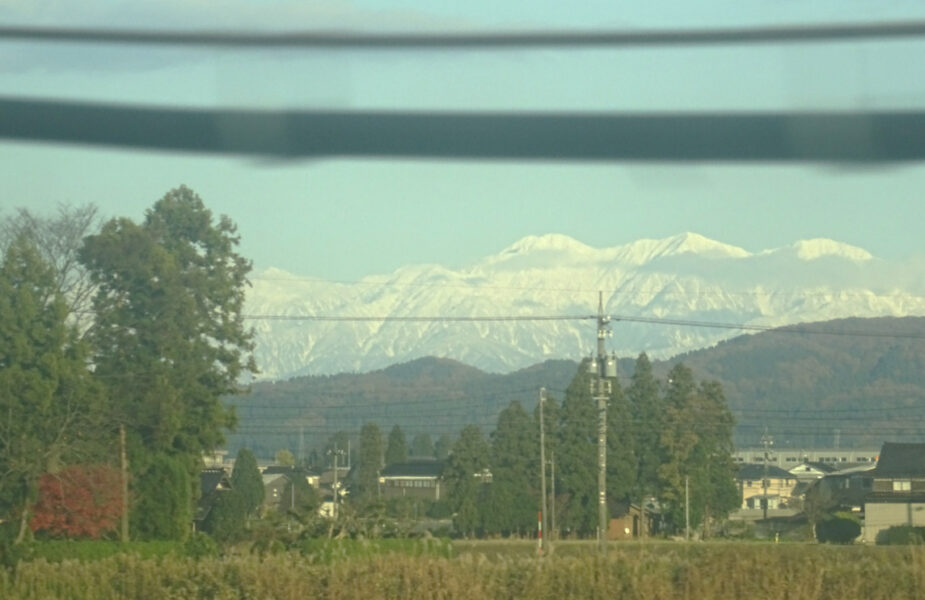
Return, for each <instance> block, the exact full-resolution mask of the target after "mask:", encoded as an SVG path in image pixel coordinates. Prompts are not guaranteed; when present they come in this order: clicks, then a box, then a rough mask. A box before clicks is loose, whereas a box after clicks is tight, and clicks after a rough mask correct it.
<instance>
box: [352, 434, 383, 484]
mask: <svg viewBox="0 0 925 600" xmlns="http://www.w3.org/2000/svg"><path fill="white" fill-rule="evenodd" d="M382 460H383V456H382V431H381V430H380V429H379V426H378V425H376V424H375V423H367V424H366V425H364V426H363V428H362V429H360V450H359V456H358V457H357V479H356V487H357V494H358V496H359V498H360V499H361V500H369V499H372V498H375V497H376V496H377V495H378V494H377V493H378V490H379V471H380V470H381V469H382Z"/></svg>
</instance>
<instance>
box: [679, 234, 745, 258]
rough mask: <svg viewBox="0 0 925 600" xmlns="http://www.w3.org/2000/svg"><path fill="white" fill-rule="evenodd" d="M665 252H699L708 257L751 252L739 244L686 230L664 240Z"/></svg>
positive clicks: (742, 254) (739, 256)
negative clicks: (731, 244)
mask: <svg viewBox="0 0 925 600" xmlns="http://www.w3.org/2000/svg"><path fill="white" fill-rule="evenodd" d="M662 243H663V244H664V246H665V252H664V254H699V255H701V256H707V257H720V256H722V257H730V258H745V257H746V256H750V254H749V252H748V251H746V250H743V249H742V248H739V247H737V246H730V245H729V244H724V243H722V242H717V241H716V240H711V239H710V238H708V237H704V236H702V235H700V234H699V233H691V232H689V231H688V232H685V233H680V234H678V235H676V236H673V237H670V238H665V239H664V240H662Z"/></svg>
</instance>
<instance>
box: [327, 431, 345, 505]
mask: <svg viewBox="0 0 925 600" xmlns="http://www.w3.org/2000/svg"><path fill="white" fill-rule="evenodd" d="M342 453H343V450H338V449H337V444H334V449H333V450H328V454H331V455H333V456H334V484H333V485H334V488H333V489H334V510H333V514H332V516H333V517H334V519H337V501H338V496H339V495H340V493H339V492H340V490H338V488H337V457H338V456H339V455H340V454H342Z"/></svg>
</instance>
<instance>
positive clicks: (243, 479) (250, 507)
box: [231, 448, 265, 516]
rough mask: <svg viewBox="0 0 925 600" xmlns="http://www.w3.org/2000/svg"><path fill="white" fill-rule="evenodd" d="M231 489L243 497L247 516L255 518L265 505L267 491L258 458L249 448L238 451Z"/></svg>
mask: <svg viewBox="0 0 925 600" xmlns="http://www.w3.org/2000/svg"><path fill="white" fill-rule="evenodd" d="M231 489H233V490H234V491H235V492H237V494H238V495H240V496H241V499H242V501H243V506H244V511H245V514H246V515H248V516H255V515H257V512H258V511H259V509H260V507H261V506H262V505H263V499H264V494H265V490H264V488H263V476H261V474H260V469H259V468H258V466H257V458H256V457H255V456H254V453H253V452H251V451H250V450H248V449H247V448H241V449H240V450H238V455H237V457H235V461H234V469H233V470H232V471H231Z"/></svg>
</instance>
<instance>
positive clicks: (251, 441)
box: [229, 317, 925, 456]
mask: <svg viewBox="0 0 925 600" xmlns="http://www.w3.org/2000/svg"><path fill="white" fill-rule="evenodd" d="M619 329H620V324H619V323H615V324H614V335H619V333H620V332H619ZM916 336H918V337H916ZM923 338H925V318H919V317H906V318H881V319H842V320H837V321H827V322H824V323H814V324H808V325H802V326H799V327H798V328H789V329H788V328H784V329H782V330H774V331H769V332H763V333H759V334H755V335H745V336H740V337H737V338H735V339H732V340H729V341H726V342H722V343H720V344H719V345H717V346H716V347H714V348H710V349H706V350H699V351H696V352H691V353H689V354H686V355H683V356H679V357H676V358H674V359H672V360H670V361H664V362H656V363H655V364H654V368H655V372H656V374H657V375H659V376H661V377H663V376H664V374H666V373H667V371H668V369H669V368H670V366H671V365H672V364H674V363H675V362H678V361H683V362H684V363H685V364H687V365H688V366H689V367H691V368H692V369H693V371H694V374H695V376H696V377H697V378H698V379H716V380H718V381H720V382H721V383H722V385H723V389H724V390H725V393H726V397H727V400H728V402H729V405H730V407H731V408H732V410H733V413H734V415H735V416H736V419H737V421H738V426H737V429H736V438H737V442H738V443H739V444H742V445H749V444H756V443H757V440H758V438H759V437H760V436H761V433H762V432H763V431H764V428H765V427H767V429H768V431H769V433H771V434H772V435H773V436H774V438H775V441H776V443H777V444H778V445H779V446H793V447H813V446H831V445H833V444H834V443H836V442H837V443H839V444H840V445H842V446H854V445H873V446H877V445H879V444H880V442H882V441H884V440H887V439H890V440H910V439H920V438H921V437H922V436H920V433H921V432H923V431H925V428H923V424H925V339H923ZM632 365H633V360H632V359H631V358H625V359H623V360H621V361H620V374H621V379H622V380H623V382H624V384H625V383H626V381H627V379H628V378H629V377H630V376H631V374H632ZM576 369H577V362H572V361H562V360H560V361H549V362H545V363H541V364H538V365H534V366H532V367H529V368H527V369H522V370H520V371H516V372H513V373H509V374H505V375H498V374H491V373H485V372H483V371H480V370H478V369H475V368H472V367H469V366H467V365H464V364H462V363H458V362H455V361H452V360H447V359H437V358H423V359H419V360H415V361H411V362H408V363H403V364H399V365H394V366H392V367H389V368H387V369H383V370H380V371H375V372H372V373H366V374H359V375H353V374H343V375H335V376H319V377H301V378H296V379H291V380H288V381H280V382H271V383H258V384H256V385H254V387H253V391H252V393H251V394H250V395H249V396H245V397H238V398H235V399H233V400H232V401H231V403H232V404H235V405H236V406H237V411H238V416H239V421H240V425H239V427H238V433H235V434H233V435H231V436H229V447H230V449H232V450H234V449H236V448H237V447H240V446H242V445H246V446H249V447H251V448H252V449H254V450H255V451H256V452H257V453H258V455H261V456H271V455H272V454H273V453H274V452H275V451H276V450H278V449H280V448H289V449H290V450H292V451H293V452H298V449H299V448H300V446H301V447H302V448H303V452H305V453H307V452H309V451H310V449H312V448H318V447H321V446H322V445H323V444H324V442H325V441H326V440H327V439H328V438H329V437H330V436H331V435H333V434H334V433H336V432H337V431H346V432H348V433H350V434H351V435H354V434H355V433H356V432H357V431H359V428H360V427H361V426H362V425H363V424H364V423H368V422H374V423H377V424H378V425H379V426H380V428H382V429H383V430H384V431H387V430H388V429H390V428H391V427H392V426H393V425H395V424H398V425H400V426H401V427H402V429H403V430H404V431H405V433H406V436H407V437H408V440H409V441H410V439H411V438H412V437H413V436H414V435H415V434H417V433H428V434H430V435H431V436H433V437H434V438H435V439H436V437H437V436H438V435H440V434H441V433H450V434H454V435H455V434H456V433H457V432H458V431H459V430H460V429H461V428H462V427H463V426H464V425H466V424H477V425H480V426H481V427H482V429H483V431H484V432H486V433H488V432H489V431H491V429H493V427H494V423H495V419H496V417H497V414H498V412H499V411H500V410H501V409H502V408H503V407H505V406H506V405H507V404H508V403H510V401H511V400H519V401H520V402H521V403H522V404H523V405H524V406H525V407H526V408H527V409H528V410H533V408H534V406H535V404H536V400H537V397H538V392H537V390H538V389H539V388H540V386H545V387H546V388H548V389H549V390H550V395H551V396H553V397H558V398H561V396H562V390H564V389H565V387H566V386H567V385H568V383H569V381H570V380H571V379H572V377H573V376H574V375H575V372H576Z"/></svg>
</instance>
